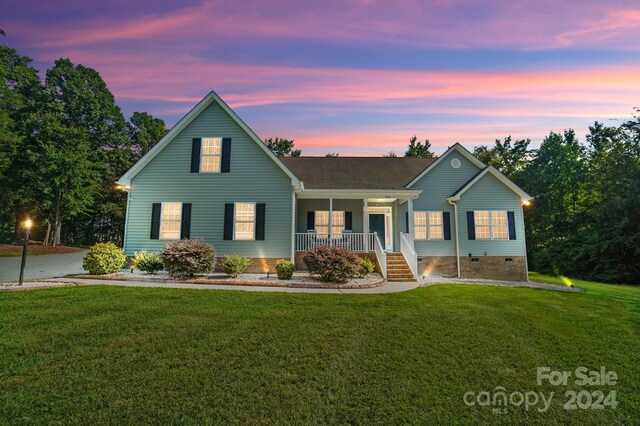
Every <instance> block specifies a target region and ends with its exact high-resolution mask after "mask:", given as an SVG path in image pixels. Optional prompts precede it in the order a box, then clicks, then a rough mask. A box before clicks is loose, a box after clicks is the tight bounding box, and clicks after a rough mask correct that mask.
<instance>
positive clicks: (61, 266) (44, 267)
mask: <svg viewBox="0 0 640 426" xmlns="http://www.w3.org/2000/svg"><path fill="white" fill-rule="evenodd" d="M86 253H87V250H82V251H79V252H76V253H65V254H46V255H41V256H28V257H27V265H26V267H25V270H24V278H25V280H32V279H39V278H54V277H62V276H64V275H67V274H81V273H83V272H85V270H84V269H82V258H83V257H84V255H85V254H86ZM21 259H22V258H21V257H20V256H18V257H0V282H4V281H18V277H19V276H20V261H21Z"/></svg>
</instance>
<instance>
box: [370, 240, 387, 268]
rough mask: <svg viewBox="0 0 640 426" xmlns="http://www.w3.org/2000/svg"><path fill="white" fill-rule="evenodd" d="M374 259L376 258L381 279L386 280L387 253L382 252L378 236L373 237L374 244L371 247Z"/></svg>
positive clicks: (382, 248) (382, 247)
mask: <svg viewBox="0 0 640 426" xmlns="http://www.w3.org/2000/svg"><path fill="white" fill-rule="evenodd" d="M373 247H374V249H375V252H376V257H377V258H378V263H379V264H380V272H382V277H383V278H387V253H385V251H384V246H383V245H382V243H381V242H380V238H378V235H375V242H374V245H373Z"/></svg>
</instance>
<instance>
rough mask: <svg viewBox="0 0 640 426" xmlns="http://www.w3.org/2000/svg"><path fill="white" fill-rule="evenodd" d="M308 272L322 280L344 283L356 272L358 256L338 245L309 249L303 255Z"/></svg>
mask: <svg viewBox="0 0 640 426" xmlns="http://www.w3.org/2000/svg"><path fill="white" fill-rule="evenodd" d="M303 260H304V264H305V265H306V267H307V269H308V270H309V273H310V274H312V275H319V276H320V279H321V280H322V281H327V282H333V283H346V282H348V281H349V280H350V279H352V278H353V277H354V276H355V275H356V274H357V273H358V257H357V256H356V255H355V254H353V253H352V252H350V251H349V250H345V249H343V248H340V247H331V246H328V245H324V246H319V247H315V248H312V249H309V250H308V251H307V252H306V253H305V255H304V258H303Z"/></svg>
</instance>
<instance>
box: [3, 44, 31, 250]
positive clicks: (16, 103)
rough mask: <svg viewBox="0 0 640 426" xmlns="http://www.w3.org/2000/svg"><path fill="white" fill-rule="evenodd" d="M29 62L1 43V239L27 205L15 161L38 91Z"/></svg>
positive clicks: (28, 59)
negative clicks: (25, 124) (25, 123)
mask: <svg viewBox="0 0 640 426" xmlns="http://www.w3.org/2000/svg"><path fill="white" fill-rule="evenodd" d="M30 63H31V59H30V58H28V57H26V56H22V55H20V54H19V53H18V52H17V51H16V50H15V49H12V48H10V47H8V46H6V45H4V44H0V199H2V203H0V239H5V240H7V239H10V238H11V235H12V234H13V231H17V227H16V226H15V223H19V220H20V218H21V216H22V215H23V214H24V212H25V211H26V209H27V205H26V200H25V197H24V195H25V194H23V193H22V191H21V182H20V180H19V179H17V178H16V173H15V170H16V168H15V165H16V163H17V162H18V158H17V157H18V155H19V154H21V151H22V150H23V148H24V147H22V145H23V143H24V141H25V136H26V134H27V132H25V131H24V122H25V121H26V120H27V119H28V117H29V116H30V115H31V114H33V110H34V107H35V106H36V105H38V97H39V95H40V92H41V86H40V80H39V79H38V71H37V70H36V69H34V68H32V67H31V66H30ZM9 170H11V173H8V171H9Z"/></svg>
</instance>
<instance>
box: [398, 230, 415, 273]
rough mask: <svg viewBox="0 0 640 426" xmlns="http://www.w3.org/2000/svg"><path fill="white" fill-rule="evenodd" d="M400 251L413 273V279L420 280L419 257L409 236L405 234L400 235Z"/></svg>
mask: <svg viewBox="0 0 640 426" xmlns="http://www.w3.org/2000/svg"><path fill="white" fill-rule="evenodd" d="M400 251H401V252H402V255H403V256H404V258H405V260H406V261H407V264H408V265H409V268H410V269H411V272H413V277H414V278H418V255H417V254H416V251H415V250H414V249H413V247H412V244H411V241H410V238H409V235H408V234H406V233H404V232H401V233H400Z"/></svg>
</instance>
